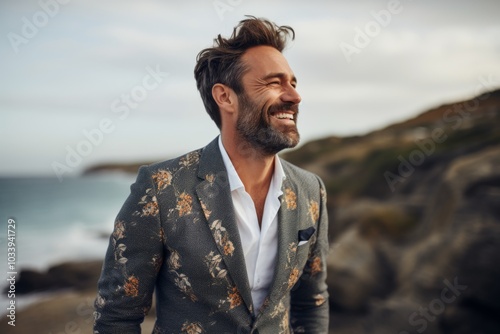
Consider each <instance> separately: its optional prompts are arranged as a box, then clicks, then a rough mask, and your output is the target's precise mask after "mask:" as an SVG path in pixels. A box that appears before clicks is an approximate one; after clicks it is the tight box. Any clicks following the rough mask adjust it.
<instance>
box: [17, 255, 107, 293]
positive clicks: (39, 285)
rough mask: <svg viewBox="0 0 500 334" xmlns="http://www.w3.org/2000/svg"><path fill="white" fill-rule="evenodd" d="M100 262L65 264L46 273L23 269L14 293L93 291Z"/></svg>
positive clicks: (99, 269)
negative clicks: (66, 290) (59, 290)
mask: <svg viewBox="0 0 500 334" xmlns="http://www.w3.org/2000/svg"><path fill="white" fill-rule="evenodd" d="M101 267H102V261H86V262H66V263H62V264H58V265H55V266H52V267H50V268H49V269H48V270H47V272H39V271H36V270H32V269H23V270H21V272H20V273H19V280H18V281H17V282H16V292H17V293H19V294H28V293H33V292H42V291H53V290H58V289H68V288H70V289H75V290H86V289H95V288H96V286H97V280H98V279H99V275H100V273H101Z"/></svg>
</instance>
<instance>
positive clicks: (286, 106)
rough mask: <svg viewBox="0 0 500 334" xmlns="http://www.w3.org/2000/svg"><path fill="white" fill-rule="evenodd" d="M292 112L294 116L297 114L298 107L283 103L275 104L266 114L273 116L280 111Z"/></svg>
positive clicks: (293, 104)
mask: <svg viewBox="0 0 500 334" xmlns="http://www.w3.org/2000/svg"><path fill="white" fill-rule="evenodd" d="M287 110H290V111H293V112H294V113H295V114H298V113H299V105H298V104H295V103H290V102H285V103H276V104H273V105H272V106H271V107H269V110H268V112H269V113H270V114H274V113H277V112H280V111H287Z"/></svg>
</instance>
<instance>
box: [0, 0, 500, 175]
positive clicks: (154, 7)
mask: <svg viewBox="0 0 500 334" xmlns="http://www.w3.org/2000/svg"><path fill="white" fill-rule="evenodd" d="M499 13H500V2H499V1H493V0H492V1H486V0H479V1H464V0H453V1H444V0H443V1H438V0H435V1H431V0H420V1H419V0H401V1H398V0H390V1H380V0H377V1H374V0H370V1H368V0H357V1H347V0H345V1H344V0H338V1H330V2H329V1H325V0H321V1H319V0H316V1H315V0H311V1H293V0H292V1H284V0H281V1H269V0H268V1H249V0H220V1H219V0H216V1H214V0H195V1H167V0H163V1H160V0H144V1H131V0H109V1H97V0H40V1H32V0H10V1H6V0H1V1H0V34H1V35H2V38H0V57H1V60H2V61H1V62H0V73H1V74H2V80H0V136H1V137H0V138H1V141H0V156H1V157H2V158H1V163H0V177H12V176H34V175H44V176H53V177H56V176H57V177H59V178H60V180H62V179H64V178H65V177H70V176H76V175H79V174H80V173H81V172H82V171H83V170H84V169H85V168H88V167H90V166H93V165H96V164H101V163H113V162H122V163H127V162H136V161H156V160H164V159H167V158H172V157H175V156H177V155H179V154H182V153H185V152H187V151H190V150H194V149H197V148H200V147H203V146H204V145H206V144H207V143H208V142H209V141H211V140H212V139H213V138H214V137H215V136H216V135H217V134H218V130H217V127H216V126H215V124H214V123H213V122H212V121H211V120H210V118H209V116H208V115H207V114H206V112H205V111H204V107H203V104H202V102H201V98H200V96H199V93H198V91H197V90H196V84H195V80H194V76H193V69H194V66H195V59H196V55H197V54H198V52H199V51H200V50H202V49H203V48H206V47H210V46H211V45H212V42H213V38H215V37H216V36H217V35H218V34H222V35H223V36H229V35H230V34H231V33H232V29H233V27H234V26H235V25H236V24H237V23H238V22H239V21H240V20H242V19H244V18H245V15H254V16H257V17H265V18H268V19H270V20H272V21H274V22H276V23H277V24H279V25H289V26H291V27H292V28H294V30H295V32H296V39H295V40H294V41H293V42H292V43H291V44H290V45H289V47H288V48H287V49H286V50H285V51H284V54H285V57H286V58H287V59H288V61H289V63H290V66H291V68H292V69H293V71H294V72H295V74H296V76H297V78H298V82H299V84H298V87H297V89H298V91H299V93H300V94H301V96H302V102H301V105H300V118H299V124H298V126H299V130H300V132H301V137H302V143H305V142H307V141H310V140H314V139H318V138H323V137H326V136H332V135H335V136H350V135H362V134H365V133H367V132H370V131H373V130H376V129H379V128H381V127H384V126H387V125H389V124H392V123H394V122H398V121H402V120H405V119H408V118H410V117H413V116H415V115H417V114H419V113H421V112H423V111H425V110H427V109H429V108H432V107H436V106H438V105H441V104H443V103H448V102H454V101H457V100H462V99H467V98H471V97H473V96H475V95H477V94H479V93H481V92H485V91H488V90H491V89H495V88H499V87H500V20H498V14H499Z"/></svg>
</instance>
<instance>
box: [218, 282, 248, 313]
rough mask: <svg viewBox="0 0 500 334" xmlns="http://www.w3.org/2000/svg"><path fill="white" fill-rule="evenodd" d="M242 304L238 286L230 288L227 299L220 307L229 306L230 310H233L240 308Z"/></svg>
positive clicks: (221, 302)
mask: <svg viewBox="0 0 500 334" xmlns="http://www.w3.org/2000/svg"><path fill="white" fill-rule="evenodd" d="M242 303H243V298H241V294H240V292H239V291H238V288H237V287H236V286H231V287H229V288H228V291H227V297H226V299H224V300H221V301H220V305H219V307H222V306H223V305H226V304H228V305H229V309H230V310H232V309H233V308H235V307H238V306H240V305H241V304H242Z"/></svg>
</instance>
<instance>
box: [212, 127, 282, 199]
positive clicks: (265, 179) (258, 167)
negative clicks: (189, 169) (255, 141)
mask: <svg viewBox="0 0 500 334" xmlns="http://www.w3.org/2000/svg"><path fill="white" fill-rule="evenodd" d="M221 140H222V144H223V145H224V148H225V149H226V152H227V154H228V156H229V158H230V159H231V162H232V164H233V166H234V168H235V169H236V172H237V173H238V176H239V177H240V180H241V182H243V185H244V186H245V190H246V191H247V192H248V193H251V192H252V190H257V189H256V188H261V187H265V188H269V184H270V182H271V179H272V176H273V173H274V164H275V162H274V159H275V155H264V154H262V153H261V152H259V151H258V150H256V149H255V148H253V147H251V146H250V145H249V144H247V143H245V142H242V141H240V140H234V139H233V140H228V139H227V138H224V137H223V136H221Z"/></svg>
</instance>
